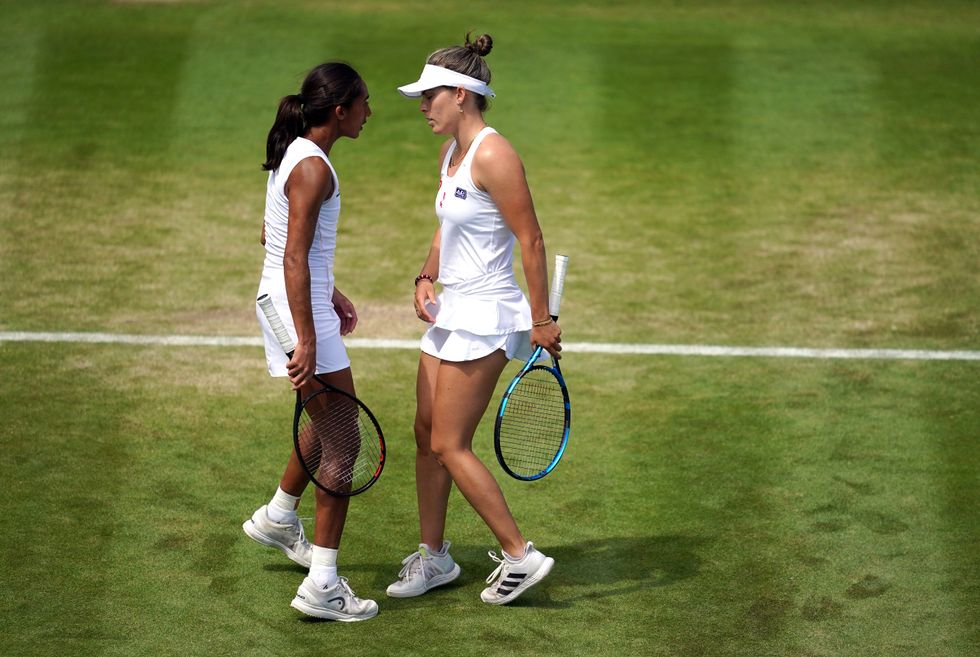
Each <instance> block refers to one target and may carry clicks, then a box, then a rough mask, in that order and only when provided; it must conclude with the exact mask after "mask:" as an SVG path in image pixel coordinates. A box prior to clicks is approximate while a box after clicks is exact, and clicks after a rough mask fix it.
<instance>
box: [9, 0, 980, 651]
mask: <svg viewBox="0 0 980 657" xmlns="http://www.w3.org/2000/svg"><path fill="white" fill-rule="evenodd" d="M977 25H980V10H978V8H977V7H976V5H975V4H973V3H958V2H946V1H943V2H906V3H885V2H854V3H851V2H825V3H805V4H800V5H797V4H786V3H776V2H764V1H757V2H732V3H720V2H716V3H697V4H692V3H670V2H662V3H661V2H643V3H641V2H635V3H634V2H606V3H601V4H595V3H585V2H557V1H556V2H531V3H528V2H513V1H511V0H504V1H501V2H495V3H493V6H492V7H476V6H460V5H459V4H458V3H448V2H444V1H443V0H436V1H435V2H429V3H421V2H398V3H384V2H365V3H358V4H356V5H354V4H348V5H340V4H338V3H325V2H289V3H273V2H259V1H250V2H234V3H233V2H183V3H182V2H137V1H133V2H101V1H100V2H96V1H92V2H54V1H51V2H45V3H41V4H37V3H35V4H33V5H29V4H27V3H4V4H2V5H0V55H2V56H0V85H2V87H3V89H4V93H3V94H0V158H2V162H3V164H2V165H0V330H3V331H9V330H15V331H106V332H127V333H144V334H160V333H163V334H167V333H200V334H214V335H238V336H253V335H255V334H256V328H255V320H254V310H253V298H254V296H253V295H254V291H255V287H256V285H257V281H258V276H259V271H260V267H261V257H262V251H261V248H260V247H259V245H258V242H257V237H258V229H259V226H260V221H261V212H262V204H263V201H264V179H265V175H264V174H263V173H262V172H261V171H260V169H259V164H260V162H261V161H262V159H263V155H264V138H265V134H266V132H267V130H268V127H269V124H270V123H271V120H272V118H273V115H274V112H275V106H276V102H277V100H278V98H279V97H280V96H282V95H284V94H286V93H291V92H293V91H295V89H296V88H297V86H298V83H299V80H300V79H301V77H302V75H303V73H304V72H305V70H307V69H308V68H310V67H311V66H312V65H314V64H315V63H317V62H319V61H322V60H324V59H327V58H341V59H345V60H348V61H350V62H351V63H353V64H354V65H355V67H357V68H358V69H359V70H360V71H361V73H362V74H363V75H364V76H365V78H366V80H367V82H368V84H369V87H370V90H371V103H372V107H373V110H374V116H373V117H372V119H371V120H370V121H369V123H368V125H367V126H366V128H365V131H364V133H363V135H362V137H361V139H359V140H358V141H357V142H349V141H348V142H341V143H338V144H337V146H336V148H335V150H334V152H333V153H332V159H333V160H334V163H335V164H336V166H337V168H338V170H339V173H340V177H341V180H342V184H343V187H344V209H343V216H342V220H341V221H342V226H341V233H340V249H339V252H338V264H337V278H338V285H339V286H340V287H341V289H343V290H344V291H345V292H346V293H347V294H348V295H349V296H351V297H352V299H353V300H354V301H355V303H357V304H358V306H359V308H360V311H361V316H362V320H363V321H362V324H361V326H360V327H359V328H358V334H359V336H360V337H395V338H406V337H416V336H417V335H418V334H419V327H418V326H417V325H416V324H415V321H414V317H413V315H412V311H411V304H410V295H411V283H410V281H411V279H412V278H413V277H414V275H415V274H416V273H417V269H418V266H419V264H420V263H421V260H422V259H423V258H424V254H425V252H426V248H427V244H428V242H429V240H430V238H431V232H432V230H433V229H434V218H433V216H432V211H431V203H432V194H433V190H434V188H435V181H436V162H435V159H436V154H437V151H438V144H439V139H438V138H436V137H433V136H431V135H428V134H427V130H426V128H425V126H424V123H423V122H422V121H421V120H420V118H419V115H418V111H417V105H416V104H415V103H413V102H410V101H406V100H404V99H402V98H401V97H400V96H398V95H397V94H396V93H395V91H394V87H395V86H397V85H398V84H401V83H404V82H405V81H408V80H410V79H413V78H414V76H415V75H417V73H418V70H419V69H420V67H421V65H422V63H423V61H424V58H425V56H426V55H427V54H428V53H429V52H431V51H432V50H434V49H436V48H437V47H440V46H443V45H446V44H448V43H452V42H455V41H457V40H458V39H459V38H460V37H461V36H462V34H463V33H464V32H465V31H466V30H468V29H470V28H475V29H477V30H480V31H486V32H490V33H491V34H493V35H494V37H495V40H496V50H495V51H494V52H493V53H492V54H491V55H490V58H489V60H488V61H489V63H490V65H491V67H492V69H493V71H494V80H493V83H492V84H493V86H494V88H495V90H496V91H497V93H498V97H497V98H496V99H495V101H494V103H493V108H492V110H491V112H490V113H489V114H488V119H489V121H490V122H491V124H492V125H494V126H495V127H496V128H497V129H498V130H500V131H501V132H502V133H503V134H504V135H506V136H507V137H508V138H509V139H510V140H511V141H512V142H513V143H514V144H515V146H516V147H517V149H518V151H519V152H520V153H521V155H522V157H523V159H524V161H525V164H526V167H527V171H528V177H529V180H530V182H531V186H532V192H533V194H534V198H535V205H536V207H537V210H538V213H539V216H540V219H541V222H542V225H543V227H544V230H545V236H546V240H547V242H548V246H549V250H551V251H552V252H554V251H562V252H565V253H569V254H570V255H571V258H572V260H571V268H570V274H569V281H568V286H567V288H566V299H565V302H564V304H563V308H562V324H563V328H564V331H565V337H566V340H569V341H587V340H588V341H604V342H664V343H678V344H687V343H710V344H731V345H749V346H762V345H792V346H808V347H842V348H847V347H882V348H885V347H891V348H913V349H918V348H922V349H971V350H976V349H978V348H980V320H978V318H980V314H978V312H977V309H978V308H980V285H978V282H977V280H978V278H977V273H978V269H977V263H978V262H980V240H978V239H977V236H978V235H980V195H978V193H977V192H978V191H980V155H978V153H980V118H978V117H980V73H978V69H977V67H976V62H977V59H978V55H980V30H978V29H977V27H976V26H977ZM351 355H352V359H353V361H354V371H355V376H356V378H357V380H358V386H359V390H360V391H361V392H362V394H363V396H365V398H367V399H369V400H370V403H371V406H372V408H374V409H375V410H376V411H377V412H378V414H379V416H380V417H381V419H382V423H383V424H384V426H385V429H386V432H387V434H388V438H389V445H390V460H389V463H388V465H387V468H386V472H385V475H384V478H383V480H382V481H381V482H380V483H379V485H378V487H377V488H376V489H373V490H372V491H371V492H370V493H369V494H368V495H365V496H363V498H359V499H358V500H357V501H356V503H355V504H353V505H352V512H351V519H350V524H349V526H348V527H349V529H348V532H347V533H346V535H345V537H344V545H343V551H342V557H341V561H342V570H343V572H344V574H346V575H348V576H349V577H350V578H351V581H352V584H353V585H354V587H355V590H357V591H358V593H359V594H361V595H367V596H373V597H375V598H376V599H378V600H379V602H380V603H381V615H380V616H379V618H378V619H377V620H375V621H372V622H370V623H363V624H355V625H352V626H346V625H341V624H330V623H312V622H307V621H305V620H303V619H300V618H299V616H298V615H297V614H296V613H294V612H293V611H292V610H290V609H289V608H288V606H287V605H288V601H289V599H290V598H291V596H292V594H293V592H294V591H295V588H296V586H297V585H298V583H299V580H300V578H301V576H302V573H301V571H300V570H299V569H297V568H294V567H292V566H291V565H290V564H289V562H288V561H286V560H284V559H282V558H280V557H277V556H276V554H274V553H271V552H269V551H266V550H263V549H260V548H259V547H258V546H256V545H254V544H252V543H250V542H249V541H247V539H245V538H244V536H243V535H242V534H241V531H240V529H239V525H240V523H241V521H242V520H243V519H244V518H245V517H247V516H248V514H249V513H251V511H252V510H253V509H254V507H255V506H257V505H258V504H261V503H262V502H264V501H265V499H266V498H267V497H268V496H269V495H271V493H272V491H273V488H274V485H275V481H276V478H277V476H278V475H279V470H280V468H281V466H282V463H283V461H284V459H285V450H287V449H288V439H287V433H286V431H284V430H285V429H288V427H287V422H288V414H289V409H290V408H291V397H290V394H289V392H288V390H286V389H284V387H283V386H282V385H281V382H278V381H272V380H270V379H269V378H268V377H267V375H266V374H265V369H264V363H263V360H262V356H261V352H260V350H258V349H254V348H224V349H221V348H203V347H184V348H178V347H149V346H147V347H129V346H115V345H90V344H88V345H87V344H68V343H65V344H42V343H10V342H6V343H5V342H0V417H2V418H3V422H2V423H0V444H2V450H0V474H2V477H3V480H4V482H5V490H6V495H5V496H4V501H3V502H2V503H0V559H2V561H0V564H2V566H3V571H4V577H3V582H4V587H3V593H4V595H3V596H2V598H0V634H2V635H3V636H4V641H5V650H6V652H8V653H10V654H16V655H51V654H77V655H127V656H131V655H177V654H180V655H201V654H211V655H252V654H254V655H279V654H281V655H294V654H335V653H337V652H338V651H341V650H342V651H343V652H345V653H347V654H351V655H362V654H363V655H389V654H391V655H402V654H404V655H430V654H431V655H435V654H438V655H447V654H448V655H486V654H499V653H505V652H506V653H514V654H517V655H677V656H681V655H683V656H688V655H705V656H712V657H714V656H725V655H732V656H736V655H739V656H741V655H808V656H817V655H827V656H831V655H834V656H836V655H871V654H882V655H937V656H938V655H942V656H944V657H945V656H956V657H958V656H960V655H963V656H966V655H972V654H975V653H976V652H977V651H978V650H980V622H978V618H980V577H978V573H980V559H978V557H977V555H978V554H980V523H978V521H977V516H976V509H977V508H978V506H980V494H978V490H980V486H978V483H980V482H978V479H977V474H976V473H977V472H978V469H980V452H978V450H977V445H976V439H977V427H978V426H980V417H978V416H980V386H978V384H977V380H978V370H977V366H976V364H974V363H971V362H960V363H956V362H885V361H816V360H814V361H810V360H778V359H756V358H752V359H745V358H743V359H739V358H710V359H708V358H704V359H697V358H682V357H650V356H647V357H624V356H603V355H590V354H574V353H570V354H569V355H568V358H566V360H565V361H564V364H563V368H564V369H565V370H566V374H567V376H568V378H569V381H570V385H571V387H572V396H573V404H574V407H573V410H574V414H575V415H574V431H573V442H572V444H571V447H570V449H569V451H568V453H567V455H566V457H565V459H564V460H563V462H562V464H561V465H560V466H559V468H558V470H556V472H555V473H554V474H553V475H551V476H549V477H547V478H545V479H544V480H542V481H540V482H537V483H535V484H531V485H528V484H524V483H520V482H516V481H510V480H502V481H501V484H502V486H503V487H504V489H505V492H506V493H507V495H508V501H509V503H510V504H511V506H512V507H513V509H514V511H515V515H516V517H517V518H518V520H519V522H520V524H521V526H522V528H523V529H524V530H525V532H526V533H527V534H528V536H529V537H531V538H532V540H534V541H535V542H536V543H538V544H539V545H540V546H541V547H542V548H544V549H545V550H547V551H548V553H549V554H552V555H554V556H555V557H556V559H557V562H558V566H557V567H556V569H555V571H554V573H553V575H552V576H551V577H550V578H549V580H548V582H547V584H546V585H544V586H541V587H539V588H537V589H535V590H533V591H532V592H531V593H530V594H529V595H528V596H526V598H522V599H521V601H520V603H519V604H517V605H514V606H512V607H508V608H503V609H498V608H489V607H487V606H486V605H483V604H482V603H480V602H479V600H478V597H477V596H478V594H479V591H480V589H481V588H482V584H483V582H482V579H483V577H484V576H485V575H486V574H488V573H489V571H490V567H491V566H492V565H493V564H492V563H491V562H490V561H489V559H487V558H486V556H485V551H486V550H487V549H490V548H493V547H494V546H493V545H492V537H491V536H490V534H489V532H488V531H487V530H486V528H485V527H484V526H483V524H482V523H481V522H480V521H479V519H478V518H477V517H476V516H475V514H474V513H473V512H472V511H471V510H470V509H469V507H468V506H467V505H466V504H465V502H464V501H463V500H462V499H461V498H460V497H459V496H458V495H456V494H455V493H454V497H453V500H452V512H451V520H450V538H451V539H452V540H453V541H454V546H455V547H454V553H455V554H456V557H457V559H458V560H459V561H460V563H461V565H462V567H463V570H464V577H463V578H461V580H460V583H459V584H458V585H454V586H452V587H449V588H447V589H445V590H442V591H440V592H438V593H434V594H432V595H430V596H426V597H423V598H420V599H414V600H389V599H387V598H385V597H384V594H383V589H384V587H385V586H386V585H387V584H388V583H389V581H390V580H391V578H392V577H393V576H394V575H395V573H396V572H397V567H398V565H399V564H398V562H399V560H400V559H401V558H402V557H403V556H404V555H405V554H406V553H407V552H408V551H409V550H410V549H411V547H412V546H413V545H414V544H415V542H416V541H417V540H418V539H417V535H416V528H415V523H416V520H415V509H414V492H413V483H412V476H413V473H412V470H413V468H412V457H413V453H412V450H413V439H412V437H411V422H412V414H413V409H412V404H411V403H410V399H411V390H412V386H413V381H414V366H415V359H416V356H415V354H414V353H412V352H409V351H374V350H352V354H351ZM489 432H490V429H489V425H487V424H486V423H485V424H484V425H483V426H482V427H481V430H480V434H479V438H478V441H477V442H478V449H479V450H480V453H481V455H483V456H484V457H486V458H487V459H488V460H489V461H490V463H491V467H492V468H496V465H495V464H493V456H492V449H491V447H490V445H489V443H490V440H489ZM304 504H308V502H307V503H304ZM303 513H304V515H311V514H312V510H311V509H309V508H306V507H304V510H303Z"/></svg>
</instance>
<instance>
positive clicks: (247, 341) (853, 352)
mask: <svg viewBox="0 0 980 657" xmlns="http://www.w3.org/2000/svg"><path fill="white" fill-rule="evenodd" d="M0 342H98V343H112V344H144V345H164V346H204V347H260V346H262V345H263V341H262V338H259V337H233V336H208V335H131V334H124V333H30V332H21V331H0ZM344 342H345V343H346V344H347V346H348V347H350V348H352V349H418V348H419V341H418V340H386V339H369V338H351V339H347V340H345V341H344ZM563 346H564V348H565V350H567V351H569V352H572V353H592V354H617V355H665V356H756V357H766V358H824V359H867V360H971V361H972V360H975V361H980V351H930V350H923V349H807V348H803V347H724V346H716V345H703V344H702V345H698V344H690V345H685V344H611V343H602V342H568V343H566V344H565V345H563Z"/></svg>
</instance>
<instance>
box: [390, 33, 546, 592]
mask: <svg viewBox="0 0 980 657" xmlns="http://www.w3.org/2000/svg"><path fill="white" fill-rule="evenodd" d="M492 45H493V42H492V40H491V38H490V36H489V35H483V36H481V37H479V38H478V39H477V40H476V41H475V42H472V43H471V42H470V40H469V36H467V38H466V43H465V45H463V46H454V47H450V48H444V49H442V50H439V51H437V52H435V53H433V54H432V55H431V56H429V59H428V61H427V63H426V65H425V68H424V69H423V71H422V75H421V77H420V78H419V80H418V81H417V82H414V83H412V84H408V85H405V86H403V87H399V88H398V91H400V92H401V93H402V94H403V95H404V96H407V97H409V98H421V106H420V109H421V111H422V113H423V114H424V115H425V118H426V121H428V123H429V127H430V128H431V129H432V132H433V133H435V134H440V135H447V136H450V137H451V139H449V140H448V141H446V143H445V144H443V146H442V149H441V151H440V154H439V166H440V171H441V185H440V188H439V192H438V194H437V196H436V202H435V210H436V215H437V216H438V219H439V228H438V229H437V230H436V233H435V237H434V238H433V240H432V245H431V247H430V249H429V254H428V257H427V258H426V260H425V264H424V265H423V267H422V270H421V272H420V273H419V275H418V277H417V278H416V279H415V312H416V314H417V315H418V317H419V319H421V320H422V321H424V322H427V323H428V324H429V325H430V326H429V328H428V330H427V331H426V333H425V335H424V336H423V337H422V345H421V349H422V353H421V356H420V359H419V369H418V379H417V382H416V395H417V407H416V417H415V440H416V457H415V481H416V491H417V494H418V503H419V522H420V529H421V532H420V533H421V544H420V545H419V549H418V551H417V552H413V553H412V554H410V555H409V556H408V557H406V558H405V560H404V561H403V562H402V564H403V567H402V569H401V572H400V573H399V580H398V581H397V582H395V583H393V584H392V585H391V586H389V587H388V595H390V596H392V597H411V596H416V595H421V594H423V593H425V592H426V591H428V590H429V589H432V588H434V587H437V586H440V585H443V584H446V583H448V582H451V581H453V580H454V579H456V578H457V577H458V576H459V573H460V569H459V566H458V565H457V564H456V563H455V562H454V561H453V558H452V557H451V556H450V555H449V547H450V543H449V541H447V540H445V536H444V530H445V524H446V509H447V505H448V501H449V491H450V488H451V487H452V484H453V482H455V483H456V486H457V487H458V488H459V490H460V492H461V493H462V494H463V496H464V497H465V498H466V500H467V501H468V502H469V503H470V505H471V506H472V507H473V508H474V509H475V510H476V512H477V513H478V514H479V515H480V517H481V518H482V519H483V520H484V522H486V524H487V526H488V527H489V528H490V530H491V531H492V532H493V534H494V536H495V537H496V539H497V541H499V543H500V546H501V548H502V551H503V556H502V557H497V555H496V554H495V553H493V552H491V553H490V557H491V558H492V559H493V560H494V561H496V562H498V564H499V565H498V566H497V568H496V569H495V570H494V571H493V573H491V575H490V577H488V578H487V583H488V584H489V586H488V587H487V588H486V589H484V591H483V593H482V594H481V596H480V597H481V598H482V599H483V601H484V602H487V603H489V604H506V603H508V602H511V601H512V600H514V599H516V598H517V597H518V596H519V595H521V594H522V593H523V592H524V591H525V590H526V589H527V588H529V587H531V586H533V585H534V584H536V583H537V582H539V581H541V579H543V578H544V577H545V576H546V575H547V574H548V572H549V571H550V570H551V567H552V566H553V565H554V560H553V559H551V558H550V557H547V556H545V555H544V554H542V553H541V552H540V551H538V550H537V549H535V547H534V545H533V544H532V543H530V542H529V541H527V540H525V538H524V536H523V534H521V531H520V530H519V529H518V527H517V523H516V522H515V521H514V517H513V516H512V515H511V512H510V510H509V508H508V506H507V502H506V500H504V496H503V493H502V492H501V490H500V487H499V486H498V485H497V482H496V480H495V479H494V477H493V475H492V474H491V473H490V471H489V470H488V469H487V467H486V466H485V465H484V464H483V463H482V462H481V461H480V460H479V458H477V456H476V455H475V454H474V453H473V451H472V449H471V446H472V442H473V435H474V433H475V431H476V427H477V424H478V423H479V421H480V418H481V417H482V416H483V413H484V411H485V410H486V408H487V405H488V403H489V401H490V398H491V396H492V395H493V391H494V387H495V385H496V383H497V380H498V378H499V377H500V375H501V373H502V372H503V369H504V366H505V365H506V364H507V362H508V360H509V359H511V358H527V357H529V356H530V349H531V344H532V343H533V344H537V345H541V346H542V347H544V348H545V349H547V350H548V352H549V353H551V354H554V355H555V356H557V355H558V352H560V351H561V345H560V344H559V343H560V341H561V338H560V336H561V330H560V329H559V327H558V325H557V324H555V323H554V322H553V321H552V320H551V316H550V315H549V312H548V273H547V265H546V258H545V248H544V240H543V238H542V236H541V229H540V227H539V226H538V220H537V217H536V216H535V213H534V205H533V203H532V202H531V193H530V190H529V189H528V185H527V180H526V178H525V176H524V166H523V164H522V163H521V160H520V158H519V157H518V155H517V153H516V152H515V151H514V149H513V147H511V145H510V143H509V142H508V141H507V140H506V139H504V138H503V137H501V136H500V135H499V134H497V132H496V131H495V130H494V129H493V128H490V127H488V126H487V124H486V122H485V121H484V119H483V112H484V111H485V110H486V109H487V98H488V97H490V98H492V97H494V93H493V90H492V89H491V88H490V87H489V86H488V83H489V82H490V70H489V68H488V67H487V64H486V62H485V61H484V59H483V57H484V56H485V55H487V54H488V53H489V52H490V49H491V47H492ZM515 240H516V241H517V242H519V243H520V247H521V260H522V264H523V267H524V275H525V279H526V281H527V288H528V295H527V297H525V296H524V293H523V292H522V291H521V289H520V287H518V285H517V281H516V279H515V277H514V269H513V247H514V242H515ZM437 280H438V281H439V283H440V284H441V285H442V288H443V289H442V293H441V294H439V295H438V297H437V296H436V292H435V287H434V285H435V281H437ZM528 298H529V299H530V303H529V302H528Z"/></svg>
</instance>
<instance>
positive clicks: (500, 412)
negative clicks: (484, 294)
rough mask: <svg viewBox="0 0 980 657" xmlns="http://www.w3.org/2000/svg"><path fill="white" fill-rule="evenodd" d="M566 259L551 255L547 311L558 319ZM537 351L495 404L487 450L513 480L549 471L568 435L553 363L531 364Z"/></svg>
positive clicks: (564, 397) (566, 407)
mask: <svg viewBox="0 0 980 657" xmlns="http://www.w3.org/2000/svg"><path fill="white" fill-rule="evenodd" d="M567 267H568V256H564V255H556V256H555V272H554V277H553V278H552V281H551V296H550V298H549V304H548V309H549V312H550V313H551V318H552V319H554V320H556V321H557V320H558V310H559V307H560V306H561V296H562V291H563V290H564V287H565V271H566V269H567ZM541 352H542V348H541V347H536V348H535V350H534V353H533V354H532V355H531V357H530V358H529V359H528V361H527V363H525V364H524V367H523V368H522V369H521V371H520V372H519V373H518V374H517V376H516V377H514V380H513V381H511V383H510V385H509V386H507V390H506V392H504V397H503V399H501V400H500V408H499V409H497V420H496V423H495V424H494V427H493V447H494V450H495V451H496V452H497V461H499V462H500V467H502V468H503V469H504V472H506V473H507V474H509V475H510V476H511V477H514V478H515V479H521V480H523V481H533V480H535V479H540V478H541V477H543V476H545V475H546V474H548V473H549V472H551V471H552V470H554V469H555V466H556V465H558V461H559V460H561V457H562V454H564V453H565V446H566V445H568V436H569V433H570V431H571V426H572V425H571V422H572V406H571V404H570V403H569V401H568V388H567V387H566V386H565V377H563V376H562V373H561V368H560V367H558V360H557V359H555V358H552V359H551V367H547V366H544V365H537V364H536V363H537V361H538V359H539V358H540V357H541Z"/></svg>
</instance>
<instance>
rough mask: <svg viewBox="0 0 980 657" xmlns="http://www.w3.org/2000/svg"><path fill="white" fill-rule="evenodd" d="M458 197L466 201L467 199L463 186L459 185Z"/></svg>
mask: <svg viewBox="0 0 980 657" xmlns="http://www.w3.org/2000/svg"><path fill="white" fill-rule="evenodd" d="M456 198H461V199H463V200H464V201H465V200H466V190H465V189H463V188H462V187H457V188H456Z"/></svg>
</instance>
